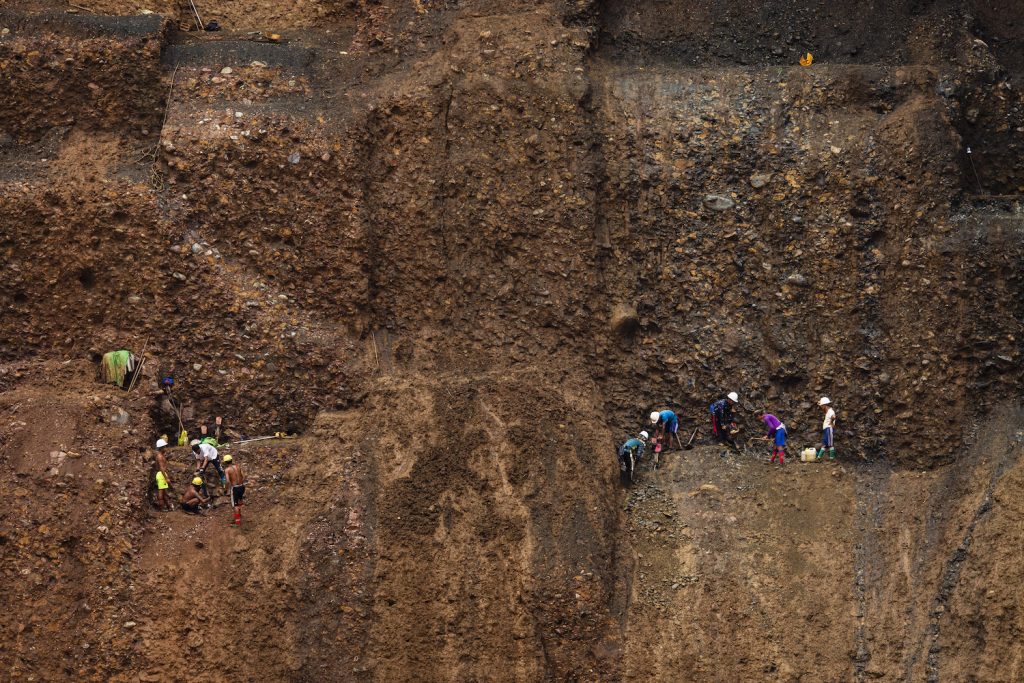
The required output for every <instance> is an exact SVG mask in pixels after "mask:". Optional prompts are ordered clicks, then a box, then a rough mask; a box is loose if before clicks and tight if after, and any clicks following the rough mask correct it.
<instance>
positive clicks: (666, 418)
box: [658, 410, 679, 427]
mask: <svg viewBox="0 0 1024 683" xmlns="http://www.w3.org/2000/svg"><path fill="white" fill-rule="evenodd" d="M658 422H661V423H663V424H664V425H665V426H666V427H670V426H672V425H673V424H676V423H678V422H679V418H678V417H676V414H675V413H673V412H672V411H671V410H663V411H661V413H659V415H658Z"/></svg>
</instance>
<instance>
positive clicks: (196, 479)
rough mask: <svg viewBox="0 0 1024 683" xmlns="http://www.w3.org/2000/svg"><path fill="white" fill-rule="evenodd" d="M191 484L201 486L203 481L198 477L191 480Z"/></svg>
mask: <svg viewBox="0 0 1024 683" xmlns="http://www.w3.org/2000/svg"><path fill="white" fill-rule="evenodd" d="M192 484H193V485H194V486H202V485H203V480H202V479H201V478H199V477H196V478H195V479H193V480H192Z"/></svg>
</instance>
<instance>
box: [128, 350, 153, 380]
mask: <svg viewBox="0 0 1024 683" xmlns="http://www.w3.org/2000/svg"><path fill="white" fill-rule="evenodd" d="M147 348H149V337H146V341H145V343H144V344H143V345H142V355H141V356H140V357H139V367H137V368H135V372H134V373H132V381H131V382H129V383H128V391H131V390H132V389H133V388H134V387H135V383H136V382H138V381H139V375H141V374H142V366H143V365H145V364H146V349H147Z"/></svg>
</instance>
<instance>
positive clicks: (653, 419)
mask: <svg viewBox="0 0 1024 683" xmlns="http://www.w3.org/2000/svg"><path fill="white" fill-rule="evenodd" d="M660 419H661V413H659V412H658V411H657V410H655V411H654V412H653V413H651V424H655V425H656V424H658V420H660Z"/></svg>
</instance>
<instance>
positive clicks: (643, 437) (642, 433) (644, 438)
mask: <svg viewBox="0 0 1024 683" xmlns="http://www.w3.org/2000/svg"><path fill="white" fill-rule="evenodd" d="M640 438H641V439H643V440H644V441H646V440H647V439H649V438H651V435H650V434H648V433H647V431H646V430H645V431H642V432H640Z"/></svg>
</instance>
